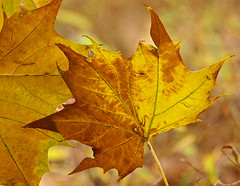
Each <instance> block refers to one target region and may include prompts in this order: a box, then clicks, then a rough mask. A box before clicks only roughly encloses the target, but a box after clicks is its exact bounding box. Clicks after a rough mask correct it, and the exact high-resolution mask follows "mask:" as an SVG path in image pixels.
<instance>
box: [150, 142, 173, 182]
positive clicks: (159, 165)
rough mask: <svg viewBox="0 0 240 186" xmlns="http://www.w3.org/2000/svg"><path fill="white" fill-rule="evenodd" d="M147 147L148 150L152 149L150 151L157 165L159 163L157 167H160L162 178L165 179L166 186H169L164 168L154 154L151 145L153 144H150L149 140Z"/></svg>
mask: <svg viewBox="0 0 240 186" xmlns="http://www.w3.org/2000/svg"><path fill="white" fill-rule="evenodd" d="M147 145H148V148H149V149H150V151H151V153H152V156H153V158H154V160H155V161H156V163H157V166H158V168H159V170H160V172H161V175H162V178H163V181H164V183H165V185H166V186H169V184H168V181H167V178H166V176H165V174H164V171H163V169H162V166H161V164H160V162H159V160H158V157H157V155H156V153H155V152H154V150H153V147H152V145H151V143H150V141H149V140H147Z"/></svg>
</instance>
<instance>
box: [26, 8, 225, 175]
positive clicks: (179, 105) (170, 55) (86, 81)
mask: <svg viewBox="0 0 240 186" xmlns="http://www.w3.org/2000/svg"><path fill="white" fill-rule="evenodd" d="M148 9H149V11H150V14H151V20H152V27H151V36H152V39H153V41H154V43H155V44H156V46H157V48H155V47H153V46H151V45H149V44H144V43H142V42H140V43H139V45H138V48H137V51H136V53H135V54H134V56H133V57H132V58H130V59H127V58H124V57H123V56H122V54H121V53H113V52H110V51H107V50H104V49H101V48H100V47H99V46H98V44H97V43H96V42H95V41H93V40H92V39H91V40H92V42H93V45H94V57H93V58H92V59H87V58H86V57H84V56H82V55H81V54H78V53H76V52H74V51H73V50H72V49H70V48H69V47H66V46H64V45H61V44H59V45H58V46H59V48H61V50H62V51H63V52H64V53H65V55H66V56H67V57H68V59H69V63H70V67H69V70H68V71H66V72H63V73H62V76H63V79H64V80H65V82H66V84H67V85H68V87H69V88H70V90H71V92H72V94H73V96H74V97H75V99H76V103H74V104H73V105H70V106H67V107H66V108H65V110H63V111H61V112H59V113H56V114H53V115H51V116H48V117H46V118H44V119H41V120H38V121H35V122H33V123H31V124H29V125H28V127H33V128H43V129H48V130H52V131H57V132H59V133H61V134H62V136H63V137H64V139H75V140H78V141H80V142H82V143H84V144H87V145H90V146H92V147H93V152H94V158H93V159H92V158H85V159H84V160H83V161H82V162H81V163H80V164H79V165H78V167H77V168H76V169H75V170H74V171H73V172H72V173H76V172H79V171H82V170H85V169H88V168H92V167H102V168H103V169H104V171H107V170H109V169H111V168H116V169H117V170H118V172H119V179H122V178H124V177H125V176H126V175H127V174H129V173H130V172H132V171H133V170H134V169H136V168H137V167H141V166H142V161H143V159H142V156H143V147H144V142H145V141H146V140H150V139H151V138H152V137H154V136H155V135H156V134H159V133H162V132H165V131H168V130H170V129H173V128H176V127H180V126H183V125H187V124H189V123H193V122H197V121H199V120H197V117H198V115H199V114H200V113H201V112H203V111H204V110H205V109H206V108H208V107H209V106H210V105H211V104H213V103H214V102H215V101H216V100H217V99H218V98H219V96H218V97H215V98H213V99H210V98H209V95H210V93H211V90H212V89H213V87H214V85H215V80H216V77H217V74H218V72H219V70H220V68H221V66H222V65H223V64H224V62H225V61H226V60H225V59H224V60H221V61H219V62H217V63H215V64H213V65H211V66H209V67H208V68H206V69H203V70H200V71H196V72H192V71H190V70H188V68H187V67H186V66H185V65H184V63H183V61H182V59H181V57H180V54H179V46H180V44H179V43H176V42H173V41H172V40H171V39H170V37H169V36H168V34H167V32H166V31H165V28H164V27H163V25H162V23H161V22H160V20H159V18H158V16H157V14H156V13H155V12H154V11H153V10H152V9H151V8H149V7H148Z"/></svg>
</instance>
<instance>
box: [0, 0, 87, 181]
mask: <svg viewBox="0 0 240 186" xmlns="http://www.w3.org/2000/svg"><path fill="white" fill-rule="evenodd" d="M60 4H61V0H55V1H53V2H52V3H51V4H49V5H47V6H44V7H42V8H39V9H36V10H33V11H28V10H23V9H19V10H18V12H17V13H15V14H14V15H13V16H12V17H11V18H9V19H7V18H6V19H5V22H4V25H3V28H2V30H1V33H0V43H1V45H0V103H1V109H0V152H1V153H0V185H1V184H4V185H12V184H23V185H37V184H38V183H39V181H40V179H41V177H42V176H43V174H44V173H46V172H49V168H48V160H47V151H48V149H49V148H50V147H52V146H55V145H66V143H60V142H58V141H61V140H62V137H61V136H60V135H59V134H56V133H53V132H51V131H42V130H38V129H37V130H36V129H34V130H32V129H30V130H26V129H23V128H22V127H23V126H24V125H26V124H27V123H29V122H32V121H34V120H37V119H40V118H43V117H45V116H47V115H50V114H52V113H55V111H56V108H57V106H58V105H60V104H61V103H63V102H65V101H66V100H68V99H69V98H70V97H72V95H71V92H70V91H69V90H68V87H67V86H66V85H65V83H64V81H63V80H62V78H61V75H60V74H59V72H58V70H57V65H56V64H58V65H60V66H61V68H65V69H67V68H68V60H67V58H66V57H65V56H64V54H63V53H62V51H61V50H60V49H59V48H57V47H56V46H55V44H54V43H56V42H60V43H63V44H67V45H70V46H71V47H73V48H74V49H75V50H76V51H78V52H80V53H82V54H83V55H85V54H86V53H87V52H86V51H87V48H89V46H87V45H80V44H77V43H75V42H73V41H69V40H66V39H64V38H62V37H61V36H59V35H58V34H57V33H56V32H55V31H54V28H53V26H54V21H55V18H56V15H57V11H58V8H59V6H60Z"/></svg>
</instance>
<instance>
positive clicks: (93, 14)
mask: <svg viewBox="0 0 240 186" xmlns="http://www.w3.org/2000/svg"><path fill="white" fill-rule="evenodd" d="M144 4H146V5H149V6H151V7H152V8H153V9H154V10H155V11H156V12H157V13H158V15H159V17H160V19H161V20H162V22H163V24H164V25H165V27H166V29H167V31H168V33H169V35H170V37H171V38H172V40H174V41H181V43H182V44H181V50H180V52H181V56H182V58H183V60H184V62H185V64H186V65H187V66H188V67H189V68H190V69H191V70H200V69H202V68H205V67H207V66H208V65H210V64H212V63H213V62H216V61H218V60H220V59H222V58H224V57H227V56H231V55H235V56H234V57H232V58H231V59H230V60H229V62H228V63H226V64H225V65H224V67H223V69H222V70H221V72H220V74H219V76H218V79H217V82H218V85H217V86H216V87H215V89H214V91H213V93H212V96H214V95H218V94H222V93H224V94H226V96H224V97H223V98H221V99H220V100H219V101H218V102H217V103H215V104H214V105H213V106H212V107H211V108H209V109H208V110H206V111H205V112H204V113H203V114H201V115H200V118H201V119H202V120H203V121H202V122H200V123H196V124H191V125H188V126H186V127H181V128H179V129H175V130H171V131H168V132H166V133H163V134H160V135H158V136H156V137H155V138H154V139H153V140H152V141H151V143H152V145H153V147H154V149H155V151H156V153H157V155H158V157H159V160H160V162H161V163H162V166H163V169H164V171H165V174H166V176H167V179H168V181H169V183H170V185H171V186H175V185H176V186H178V185H180V186H181V185H183V186H185V185H186V186H188V185H194V184H196V185H197V184H198V185H200V186H208V185H214V184H215V185H217V184H219V185H227V183H228V184H229V183H233V182H236V181H237V180H240V165H239V163H237V159H238V160H239V157H238V155H237V152H240V95H239V94H240V88H239V87H240V61H239V60H240V56H239V54H240V1H239V0H201V1H199V0H181V1H177V0H130V1H129V0H115V1H113V0H101V1H100V0H87V1H86V0H63V3H62V6H61V8H60V10H59V14H58V18H57V21H56V24H55V29H56V31H57V32H58V33H59V34H60V35H62V36H64V37H66V38H69V39H71V40H74V41H78V42H80V43H89V41H88V40H87V39H86V38H84V37H82V35H88V36H90V37H93V38H94V39H96V40H97V41H98V42H99V43H101V44H104V45H103V47H104V48H107V49H109V50H112V51H121V52H122V53H123V54H124V56H126V57H130V56H132V55H133V53H134V52H135V50H136V48H137V44H138V41H140V40H144V41H145V42H147V43H151V44H153V42H152V40H151V38H150V34H149V30H150V16H149V14H148V11H147V9H146V8H145V6H144ZM71 143H72V144H73V145H74V146H76V148H69V147H54V148H51V149H50V150H49V161H50V168H51V171H52V173H47V174H46V175H45V176H44V177H43V179H42V181H41V183H40V186H49V185H51V186H105V185H107V186H135V185H136V186H138V185H139V186H142V185H143V186H144V185H149V186H150V185H164V184H163V182H162V181H161V175H160V173H159V171H158V168H157V167H156V165H155V162H154V159H153V157H152V156H151V154H150V152H149V150H148V148H146V149H145V152H144V164H143V168H141V169H140V168H138V169H137V170H136V171H135V172H133V173H131V174H130V175H129V176H127V177H126V178H125V179H124V180H122V181H121V182H117V181H116V179H117V171H116V170H111V171H108V172H107V173H105V174H103V170H102V169H101V168H93V169H90V170H86V171H83V172H81V173H78V174H74V175H71V176H68V175H67V174H68V173H69V172H71V171H72V170H73V169H74V168H75V167H76V166H77V165H78V163H79V162H80V161H81V160H82V159H83V158H84V157H85V156H92V152H91V148H90V147H87V146H85V145H82V144H80V143H78V142H76V141H71ZM226 145H229V146H228V147H232V148H234V152H235V153H232V150H231V148H228V149H223V150H222V147H223V146H226ZM234 155H235V156H234ZM221 182H222V183H221ZM223 183H226V184H223ZM235 185H238V184H235ZM239 185H240V183H239Z"/></svg>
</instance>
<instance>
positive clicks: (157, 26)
mask: <svg viewBox="0 0 240 186" xmlns="http://www.w3.org/2000/svg"><path fill="white" fill-rule="evenodd" d="M145 6H146V5H145ZM146 8H147V9H148V11H149V13H150V15H151V29H150V34H151V37H152V40H153V42H154V44H155V45H156V46H157V47H158V48H163V47H164V46H165V45H167V44H169V43H171V44H172V40H171V38H170V37H169V35H168V33H167V31H166V29H165V28H164V26H163V24H162V22H161V20H160V19H159V17H158V15H157V13H156V12H155V11H154V10H153V9H152V8H151V7H149V6H146Z"/></svg>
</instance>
